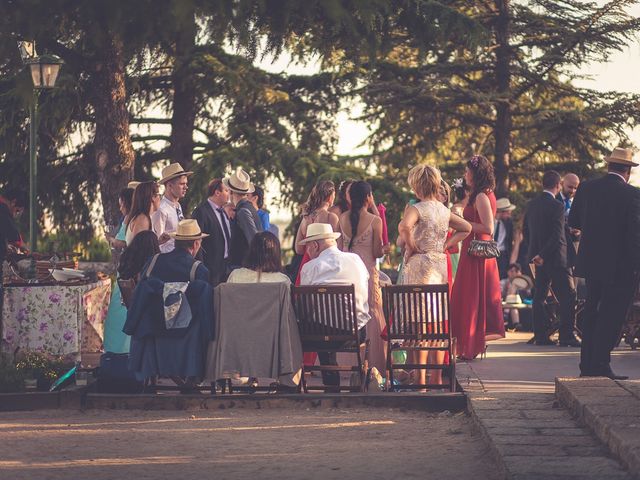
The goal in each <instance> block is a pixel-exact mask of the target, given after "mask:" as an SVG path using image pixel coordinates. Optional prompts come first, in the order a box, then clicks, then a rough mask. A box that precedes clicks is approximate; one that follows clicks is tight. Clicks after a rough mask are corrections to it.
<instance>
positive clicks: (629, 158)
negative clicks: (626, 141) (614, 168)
mask: <svg viewBox="0 0 640 480" xmlns="http://www.w3.org/2000/svg"><path fill="white" fill-rule="evenodd" d="M604 161H605V162H608V163H618V164H620V165H627V166H628V167H637V166H638V165H640V164H638V163H636V162H634V161H633V150H631V149H630V148H620V147H616V148H614V149H613V152H611V155H608V156H606V157H604Z"/></svg>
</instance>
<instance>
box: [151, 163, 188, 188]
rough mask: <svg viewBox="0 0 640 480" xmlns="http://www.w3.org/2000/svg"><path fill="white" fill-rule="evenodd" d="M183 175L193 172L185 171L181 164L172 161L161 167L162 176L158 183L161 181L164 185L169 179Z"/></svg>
mask: <svg viewBox="0 0 640 480" xmlns="http://www.w3.org/2000/svg"><path fill="white" fill-rule="evenodd" d="M183 175H186V176H187V177H188V176H189V175H193V172H185V171H184V169H183V168H182V165H180V164H179V163H172V164H171V165H169V166H167V167H164V168H163V169H162V178H161V179H160V180H158V183H162V184H163V185H164V184H165V183H167V182H168V181H169V180H173V179H174V178H178V177H181V176H183Z"/></svg>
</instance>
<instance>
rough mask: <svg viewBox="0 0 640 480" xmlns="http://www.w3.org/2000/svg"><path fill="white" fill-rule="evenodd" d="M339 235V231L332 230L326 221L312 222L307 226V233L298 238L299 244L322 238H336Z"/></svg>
mask: <svg viewBox="0 0 640 480" xmlns="http://www.w3.org/2000/svg"><path fill="white" fill-rule="evenodd" d="M339 237H340V233H339V232H334V231H333V228H331V225H329V224H328V223H312V224H311V225H309V226H308V227H307V235H306V237H304V239H303V240H300V242H299V243H300V245H304V244H305V243H309V242H315V241H316V240H324V239H326V238H332V239H334V240H335V239H336V238H339Z"/></svg>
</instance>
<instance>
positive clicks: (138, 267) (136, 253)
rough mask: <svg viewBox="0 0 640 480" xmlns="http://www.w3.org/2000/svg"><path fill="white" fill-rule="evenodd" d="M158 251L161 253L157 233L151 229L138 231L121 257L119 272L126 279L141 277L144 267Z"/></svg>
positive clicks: (136, 279)
mask: <svg viewBox="0 0 640 480" xmlns="http://www.w3.org/2000/svg"><path fill="white" fill-rule="evenodd" d="M156 253H160V245H159V243H158V237H157V235H156V234H155V233H154V232H153V231H151V230H145V231H143V232H140V233H138V234H137V235H136V236H135V237H134V238H133V240H132V241H131V243H130V244H129V246H128V247H127V249H126V250H125V251H124V253H123V254H122V257H120V265H118V274H119V276H120V278H122V279H125V280H131V279H133V280H135V281H136V282H137V281H138V280H139V279H140V274H141V273H142V269H143V268H144V266H145V265H146V263H147V262H148V261H149V259H150V258H151V257H153V256H154V255H155V254H156Z"/></svg>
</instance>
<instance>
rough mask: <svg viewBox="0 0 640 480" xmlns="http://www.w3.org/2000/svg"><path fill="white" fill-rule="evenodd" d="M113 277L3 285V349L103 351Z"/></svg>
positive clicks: (65, 352)
mask: <svg viewBox="0 0 640 480" xmlns="http://www.w3.org/2000/svg"><path fill="white" fill-rule="evenodd" d="M110 297H111V280H110V279H108V278H107V279H104V280H97V281H93V282H90V281H87V282H84V283H74V284H44V285H39V284H32V285H31V284H29V285H24V284H22V285H7V286H4V287H3V298H4V301H3V302H2V323H1V325H0V326H1V331H2V336H1V337H0V338H1V339H2V345H1V347H2V348H1V349H2V351H3V352H6V353H10V354H11V353H13V352H15V351H16V350H17V349H20V350H23V351H24V350H26V351H39V352H44V353H48V354H51V355H65V356H66V355H77V354H79V353H82V352H94V353H95V352H99V351H101V349H102V341H103V337H104V321H105V318H106V316H107V310H108V308H109V300H110Z"/></svg>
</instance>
